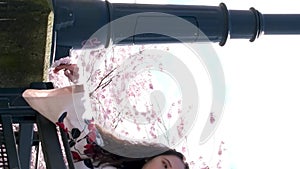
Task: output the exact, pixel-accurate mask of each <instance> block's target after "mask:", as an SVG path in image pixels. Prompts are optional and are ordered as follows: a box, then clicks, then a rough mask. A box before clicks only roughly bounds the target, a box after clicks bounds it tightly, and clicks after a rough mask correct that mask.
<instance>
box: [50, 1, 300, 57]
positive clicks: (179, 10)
mask: <svg viewBox="0 0 300 169" xmlns="http://www.w3.org/2000/svg"><path fill="white" fill-rule="evenodd" d="M51 4H52V5H53V10H54V17H55V21H54V32H55V37H54V38H55V42H56V54H58V55H62V54H63V53H64V52H65V53H66V52H68V50H69V49H70V48H81V47H82V46H83V43H84V42H85V40H87V39H89V38H90V36H91V35H92V34H93V33H95V32H96V31H97V30H99V29H100V28H102V27H103V26H104V25H106V24H107V23H112V21H116V20H118V19H119V18H122V17H126V16H129V15H131V14H136V15H137V16H136V17H135V18H134V17H133V18H131V20H130V21H128V22H125V23H124V24H122V25H119V26H117V27H116V26H115V27H114V26H111V27H107V29H105V31H106V32H105V31H104V32H103V33H102V34H101V35H100V36H99V38H100V39H99V40H100V41H101V42H102V43H105V44H108V43H109V42H111V41H112V42H113V43H118V44H119V43H123V44H132V43H135V44H139V43H143V44H145V43H172V42H178V39H174V38H170V37H168V36H165V35H161V34H153V33H152V34H151V33H148V34H135V33H136V32H135V31H136V30H137V29H138V30H139V32H147V31H150V32H151V30H155V29H158V28H160V29H161V31H162V32H163V31H169V33H170V32H171V33H174V34H175V35H178V36H179V38H180V39H181V40H183V41H184V42H202V41H210V42H216V43H219V44H220V45H221V46H223V45H225V43H226V40H227V39H228V37H230V38H231V39H248V40H250V41H251V42H253V41H254V40H255V39H256V38H257V37H258V36H259V35H260V34H262V33H263V34H266V35H271V34H274V35H278V34H282V35H283V34H300V14H294V15H286V14H261V13H260V12H259V11H257V10H256V9H254V8H250V9H249V10H228V9H227V7H226V5H225V4H223V3H221V4H220V5H219V6H197V5H152V4H125V3H109V2H107V1H98V0H53V1H52V3H51ZM153 12H154V13H156V14H159V13H161V15H160V16H159V15H156V16H155V17H153V16H149V13H153ZM166 15H170V16H175V17H179V18H182V19H184V20H186V21H188V22H189V23H192V24H193V25H194V26H196V28H198V29H199V30H201V31H202V32H203V34H205V35H206V37H207V38H202V36H199V35H200V34H199V33H198V32H196V31H195V30H193V29H191V30H189V29H183V27H184V26H179V27H176V26H173V27H172V26H168V24H166V23H168V22H169V23H172V22H171V21H170V20H172V19H166V18H167V17H165V16H166ZM163 22H165V25H167V26H161V25H160V24H161V23H163ZM145 25H146V26H145ZM128 35H133V36H130V37H128Z"/></svg>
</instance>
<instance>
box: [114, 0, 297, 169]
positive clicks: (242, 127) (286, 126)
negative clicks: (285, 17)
mask: <svg viewBox="0 0 300 169" xmlns="http://www.w3.org/2000/svg"><path fill="white" fill-rule="evenodd" d="M111 2H118V1H116V0H111ZM119 2H127V1H124V0H120V1H119ZM128 2H133V3H134V2H137V3H168V4H192V5H213V6H215V5H218V4H219V3H220V2H224V3H225V4H226V5H227V8H228V9H241V10H248V9H249V8H250V7H255V8H256V9H257V10H259V11H260V12H261V13H263V14H266V13H299V14H300V2H299V1H296V0H285V1H283V0H280V1H279V0H273V1H259V0H223V1H216V0H137V1H128ZM299 22H300V21H299ZM299 44H300V36H298V35H290V36H283V35H278V36H271V35H262V36H261V37H260V38H258V39H257V40H256V41H255V42H253V43H250V42H249V41H248V40H231V39H228V41H227V43H226V45H225V46H224V47H220V46H218V44H213V47H214V49H215V51H216V52H217V54H218V56H219V59H220V61H221V63H222V66H223V69H224V74H225V80H226V92H227V93H226V105H225V109H224V115H223V118H222V121H221V124H220V126H219V127H218V130H217V132H216V133H215V136H214V138H217V139H220V140H223V141H224V142H225V144H226V149H227V156H226V161H227V163H228V164H227V166H226V169H227V168H230V169H253V168H256V169H266V168H268V169H269V168H270V169H271V168H272V169H279V168H291V169H294V168H300V163H299V153H300V145H299V144H300V132H299V131H298V130H299V129H300V122H299V121H300V107H299V105H300V99H299V98H300V80H299V78H300V77H299V74H300V66H299V65H300V56H299V47H298V45H299ZM215 146H219V145H218V144H217V145H215ZM224 158H225V157H224ZM208 163H209V162H208Z"/></svg>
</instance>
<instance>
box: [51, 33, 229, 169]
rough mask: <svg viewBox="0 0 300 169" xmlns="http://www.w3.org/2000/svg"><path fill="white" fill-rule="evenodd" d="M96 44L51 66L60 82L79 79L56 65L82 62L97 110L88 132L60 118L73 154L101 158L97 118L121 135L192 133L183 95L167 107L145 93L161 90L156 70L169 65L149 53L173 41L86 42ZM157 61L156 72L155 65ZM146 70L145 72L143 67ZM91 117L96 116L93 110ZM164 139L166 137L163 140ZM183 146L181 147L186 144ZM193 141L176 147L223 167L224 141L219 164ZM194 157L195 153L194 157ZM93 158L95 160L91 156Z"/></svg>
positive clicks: (82, 79)
mask: <svg viewBox="0 0 300 169" xmlns="http://www.w3.org/2000/svg"><path fill="white" fill-rule="evenodd" d="M83 43H84V44H88V45H89V47H95V46H98V48H94V49H90V48H89V49H84V50H72V51H70V56H69V57H66V58H63V59H60V60H58V61H56V62H55V63H54V64H53V66H52V67H51V68H50V70H49V79H50V81H52V82H53V83H54V84H55V87H64V86H69V85H73V84H74V83H73V82H70V81H69V80H68V79H67V78H66V77H65V76H64V75H63V73H61V72H58V73H53V69H54V68H55V66H58V65H60V64H73V63H77V64H78V66H79V75H80V76H79V79H78V83H79V84H84V87H85V90H86V91H88V92H89V93H88V94H89V100H87V102H86V103H87V104H86V105H84V106H89V107H88V109H89V110H92V112H93V113H92V116H93V117H92V119H93V120H91V119H83V121H85V122H86V125H87V126H86V127H87V128H88V131H89V132H88V133H87V134H86V133H83V132H82V131H79V129H77V128H76V126H65V125H64V123H63V119H64V118H67V115H65V116H64V117H61V119H58V122H57V123H56V124H57V125H58V126H59V127H61V128H62V129H63V131H64V132H66V133H68V136H69V139H70V140H69V141H70V146H71V150H72V155H73V158H74V160H75V161H81V160H89V159H96V158H97V157H96V152H95V149H96V148H95V146H97V144H98V143H97V138H98V139H99V136H98V135H99V133H98V132H97V129H96V127H95V124H97V125H100V126H103V127H104V128H105V129H106V130H108V131H110V132H111V133H113V134H114V135H115V136H117V137H120V138H122V139H127V140H130V141H132V140H133V141H141V140H147V141H148V142H149V141H152V142H155V143H161V142H163V143H165V144H166V145H174V144H175V143H176V141H177V139H183V140H184V139H187V135H186V133H185V124H187V123H189V121H187V120H186V119H185V118H184V116H181V115H182V114H183V112H182V109H181V105H182V100H181V98H180V97H175V96H174V99H170V98H168V99H170V100H171V103H170V104H169V105H168V107H166V108H165V110H164V111H165V112H166V113H162V112H161V109H160V108H161V107H159V106H160V105H158V106H155V105H154V104H155V103H154V102H151V100H149V99H147V98H146V99H145V96H148V95H149V94H150V93H153V92H155V91H157V90H161V88H159V86H158V85H157V81H154V80H155V78H154V76H155V75H156V74H157V73H159V72H164V69H165V68H164V65H163V64H162V63H161V62H160V58H161V57H163V56H162V55H156V54H155V55H151V54H149V53H144V51H147V50H153V49H155V50H161V51H165V52H168V51H169V49H170V47H169V46H164V45H160V46H153V45H146V46H121V47H117V46H114V47H111V48H104V47H103V46H100V47H99V44H100V42H99V41H97V39H92V40H90V41H86V42H83ZM149 58H151V59H149ZM153 67H156V68H157V69H156V70H155V71H156V73H155V72H154V73H153V71H152V68H153ZM140 71H142V73H141V72H140ZM89 117H90V116H89ZM176 120H177V121H178V123H176V127H175V128H176V130H177V131H176V132H175V133H172V135H169V134H168V130H169V129H170V127H171V126H172V125H174V124H175V121H176ZM214 121H215V120H214V114H213V113H211V114H210V122H211V123H214ZM162 139H164V141H161V140H162ZM82 141H84V142H85V144H84V147H81V148H78V147H76V145H77V143H78V142H82ZM180 146H181V147H180ZM191 148H192V147H190V146H189V145H186V144H185V143H184V142H181V144H178V145H177V147H176V149H177V150H179V151H181V152H182V153H183V154H185V155H186V157H187V161H188V162H189V164H190V166H191V168H199V169H209V168H218V169H219V168H222V156H223V154H224V151H225V150H226V149H225V148H224V142H223V141H222V142H221V143H220V145H219V149H218V151H217V152H216V155H217V158H218V159H219V160H217V163H216V164H207V163H206V162H205V160H204V159H203V157H202V156H201V152H200V151H199V154H191V153H190V149H191ZM190 157H191V158H190ZM86 164H91V161H88V162H86Z"/></svg>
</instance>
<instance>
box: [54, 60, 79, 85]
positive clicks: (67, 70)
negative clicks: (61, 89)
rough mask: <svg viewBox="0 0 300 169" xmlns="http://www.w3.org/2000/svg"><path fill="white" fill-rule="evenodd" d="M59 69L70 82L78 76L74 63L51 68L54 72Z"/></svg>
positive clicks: (74, 80)
mask: <svg viewBox="0 0 300 169" xmlns="http://www.w3.org/2000/svg"><path fill="white" fill-rule="evenodd" d="M60 70H63V71H64V74H65V76H67V77H68V79H69V80H70V81H72V82H74V83H75V82H77V80H78V78H79V74H78V67H77V65H76V64H61V65H59V66H57V67H55V69H54V70H53V72H54V73H57V72H59V71H60Z"/></svg>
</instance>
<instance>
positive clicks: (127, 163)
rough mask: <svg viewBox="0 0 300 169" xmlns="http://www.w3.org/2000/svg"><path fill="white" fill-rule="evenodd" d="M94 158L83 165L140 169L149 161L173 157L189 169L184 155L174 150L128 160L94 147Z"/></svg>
mask: <svg viewBox="0 0 300 169" xmlns="http://www.w3.org/2000/svg"><path fill="white" fill-rule="evenodd" d="M93 149H94V156H93V157H92V158H91V159H86V160H84V164H85V165H86V166H87V167H89V168H91V169H93V168H94V167H99V166H114V167H116V168H118V169H141V168H142V167H143V166H144V165H145V164H146V163H147V162H148V161H150V160H151V159H153V158H155V157H158V156H161V155H173V156H176V157H178V158H179V159H180V160H182V162H183V163H184V166H185V168H184V169H189V165H188V164H187V163H186V162H184V160H185V158H184V155H183V154H181V153H180V152H177V151H176V150H174V149H169V150H167V151H165V152H163V153H160V154H157V155H155V156H152V157H148V158H128V157H122V156H119V155H116V154H113V153H110V152H108V151H106V150H104V149H103V148H101V147H100V146H98V145H94V147H93Z"/></svg>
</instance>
